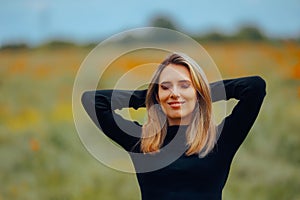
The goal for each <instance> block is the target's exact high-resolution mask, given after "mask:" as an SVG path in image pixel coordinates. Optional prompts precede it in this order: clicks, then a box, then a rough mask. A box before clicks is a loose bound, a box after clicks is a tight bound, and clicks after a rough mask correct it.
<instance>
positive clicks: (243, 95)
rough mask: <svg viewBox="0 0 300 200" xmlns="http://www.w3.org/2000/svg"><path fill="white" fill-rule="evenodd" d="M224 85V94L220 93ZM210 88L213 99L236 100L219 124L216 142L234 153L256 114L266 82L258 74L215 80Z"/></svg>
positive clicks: (263, 95) (264, 91)
mask: <svg viewBox="0 0 300 200" xmlns="http://www.w3.org/2000/svg"><path fill="white" fill-rule="evenodd" d="M223 84H224V85H223ZM224 87H225V92H226V96H224V95H220V91H222V88H224ZM211 89H212V97H213V100H214V101H217V100H222V99H223V100H228V99H231V98H235V99H237V100H238V103H237V105H236V106H235V107H234V108H233V110H232V112H231V114H230V115H229V116H227V117H226V118H225V119H224V120H223V122H222V123H221V124H220V125H219V129H220V130H222V131H221V135H220V138H219V141H218V144H219V145H220V146H221V148H222V147H224V148H225V149H224V150H225V151H228V152H229V153H232V154H234V153H235V152H236V151H237V150H238V148H239V146H240V145H241V144H242V142H243V141H244V140H245V138H246V136H247V134H248V132H249V131H250V129H251V127H252V125H253V123H254V122H255V120H256V118H257V116H258V113H259V110H260V107H261V105H262V102H263V99H264V97H265V95H266V83H265V81H264V80H263V79H262V78H261V77H259V76H250V77H243V78H237V79H228V80H224V81H223V83H222V82H216V83H213V84H211Z"/></svg>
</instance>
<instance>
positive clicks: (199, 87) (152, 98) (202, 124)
mask: <svg viewBox="0 0 300 200" xmlns="http://www.w3.org/2000/svg"><path fill="white" fill-rule="evenodd" d="M169 64H176V65H182V66H185V67H186V68H187V69H188V70H189V72H190V75H191V81H192V84H193V86H194V88H195V89H196V91H197V102H198V103H197V104H196V105H198V106H195V109H194V111H193V116H194V117H193V118H192V121H191V123H190V125H189V126H188V128H187V131H186V142H187V145H188V149H187V151H186V155H192V154H199V156H200V157H204V156H205V155H207V154H208V153H209V152H210V151H211V150H212V149H213V147H214V145H215V143H216V127H215V124H214V122H213V114H212V101H211V94H210V87H209V83H208V80H207V78H206V76H205V74H204V72H203V71H202V69H201V68H200V67H199V65H198V64H197V63H196V62H195V61H194V60H192V59H191V58H190V57H188V56H187V55H185V54H181V53H173V54H171V55H170V56H168V57H167V58H166V59H165V60H164V61H163V62H162V63H161V64H160V65H159V66H158V68H157V70H156V72H155V73H154V76H153V77H152V80H151V83H150V85H149V87H148V91H147V95H146V109H147V116H148V119H147V122H146V123H145V124H144V125H143V128H142V138H141V151H142V152H144V153H151V152H152V153H153V152H158V151H159V149H160V147H161V146H162V144H163V142H164V139H165V137H166V135H167V127H168V124H167V123H166V122H165V121H166V120H165V119H166V116H165V114H164V113H163V111H162V110H161V108H160V105H159V103H158V101H157V94H158V81H159V78H160V74H161V72H162V71H163V70H164V68H165V67H166V66H168V65H169Z"/></svg>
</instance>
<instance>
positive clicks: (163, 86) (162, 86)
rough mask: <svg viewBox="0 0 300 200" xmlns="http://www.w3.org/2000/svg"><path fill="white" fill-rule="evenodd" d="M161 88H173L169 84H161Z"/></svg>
mask: <svg viewBox="0 0 300 200" xmlns="http://www.w3.org/2000/svg"><path fill="white" fill-rule="evenodd" d="M160 87H161V89H163V90H168V89H170V88H171V86H168V85H160Z"/></svg>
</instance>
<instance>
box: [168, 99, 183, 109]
mask: <svg viewBox="0 0 300 200" xmlns="http://www.w3.org/2000/svg"><path fill="white" fill-rule="evenodd" d="M184 103H185V102H184V101H172V102H168V104H169V105H170V106H171V107H172V108H179V107H180V106H181V105H182V104H184Z"/></svg>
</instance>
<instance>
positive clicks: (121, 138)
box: [81, 90, 147, 151]
mask: <svg viewBox="0 0 300 200" xmlns="http://www.w3.org/2000/svg"><path fill="white" fill-rule="evenodd" d="M146 93H147V90H136V91H131V90H96V91H87V92H84V93H83V95H82V98H81V102H82V105H83V107H84V109H85V110H86V112H87V113H88V115H89V116H90V118H91V119H92V120H93V122H94V123H95V124H96V126H97V127H98V128H100V129H101V130H102V131H103V132H104V134H105V135H106V136H108V137H109V138H110V139H112V140H113V141H115V142H116V143H118V144H119V145H121V146H122V147H123V148H124V149H125V150H127V151H132V150H133V147H134V146H135V145H136V144H137V143H138V142H139V140H140V135H141V131H142V129H141V125H139V124H138V123H137V122H133V121H130V120H126V119H124V118H123V117H122V116H120V115H119V114H117V113H115V110H116V109H122V108H134V109H138V108H140V107H145V97H146Z"/></svg>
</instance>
